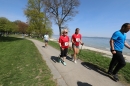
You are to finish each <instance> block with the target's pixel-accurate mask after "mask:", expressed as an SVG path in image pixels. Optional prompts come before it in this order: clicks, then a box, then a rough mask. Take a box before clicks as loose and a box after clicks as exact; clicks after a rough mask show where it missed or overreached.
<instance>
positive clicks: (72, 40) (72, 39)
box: [71, 35, 74, 44]
mask: <svg viewBox="0 0 130 86" xmlns="http://www.w3.org/2000/svg"><path fill="white" fill-rule="evenodd" d="M71 42H72V43H73V44H74V40H73V35H72V37H71Z"/></svg>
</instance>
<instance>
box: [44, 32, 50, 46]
mask: <svg viewBox="0 0 130 86" xmlns="http://www.w3.org/2000/svg"><path fill="white" fill-rule="evenodd" d="M48 40H49V35H48V33H46V34H45V35H44V41H45V47H47V45H48Z"/></svg>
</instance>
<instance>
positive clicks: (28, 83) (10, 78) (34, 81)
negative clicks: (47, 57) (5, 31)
mask: <svg viewBox="0 0 130 86" xmlns="http://www.w3.org/2000/svg"><path fill="white" fill-rule="evenodd" d="M0 46H1V47H0V52H1V53H0V86H23V85H24V86H56V83H55V82H54V81H53V80H52V75H51V72H50V69H49V68H48V67H47V65H46V62H45V61H44V60H43V59H42V57H41V55H40V53H39V52H38V50H37V48H36V47H35V45H34V44H33V43H32V42H30V41H28V40H25V39H21V38H14V37H2V40H0Z"/></svg>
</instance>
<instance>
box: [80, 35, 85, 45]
mask: <svg viewBox="0 0 130 86" xmlns="http://www.w3.org/2000/svg"><path fill="white" fill-rule="evenodd" d="M80 44H81V45H84V43H83V42H82V36H81V35H80Z"/></svg>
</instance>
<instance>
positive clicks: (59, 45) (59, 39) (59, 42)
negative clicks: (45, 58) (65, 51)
mask: <svg viewBox="0 0 130 86" xmlns="http://www.w3.org/2000/svg"><path fill="white" fill-rule="evenodd" d="M59 46H60V47H61V38H59Z"/></svg>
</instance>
